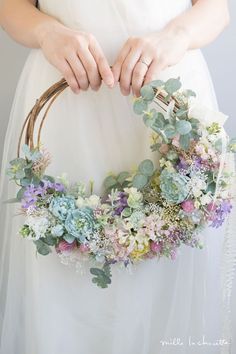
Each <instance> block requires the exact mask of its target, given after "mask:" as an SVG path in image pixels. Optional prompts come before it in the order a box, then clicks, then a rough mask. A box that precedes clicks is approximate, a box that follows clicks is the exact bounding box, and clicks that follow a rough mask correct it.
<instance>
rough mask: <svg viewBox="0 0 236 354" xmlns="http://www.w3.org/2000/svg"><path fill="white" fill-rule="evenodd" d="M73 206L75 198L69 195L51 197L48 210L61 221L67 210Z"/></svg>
mask: <svg viewBox="0 0 236 354" xmlns="http://www.w3.org/2000/svg"><path fill="white" fill-rule="evenodd" d="M75 208H76V205H75V199H74V198H73V197H70V196H67V197H65V196H64V197H56V198H53V199H52V201H51V203H50V205H49V210H50V212H51V213H52V214H53V215H54V216H56V217H57V218H58V219H60V220H63V221H64V220H66V218H67V214H68V212H69V211H70V210H74V209H75Z"/></svg>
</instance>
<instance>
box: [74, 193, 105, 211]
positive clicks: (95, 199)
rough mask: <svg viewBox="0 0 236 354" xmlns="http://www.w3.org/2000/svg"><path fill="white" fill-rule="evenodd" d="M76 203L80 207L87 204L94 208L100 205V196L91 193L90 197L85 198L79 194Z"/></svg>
mask: <svg viewBox="0 0 236 354" xmlns="http://www.w3.org/2000/svg"><path fill="white" fill-rule="evenodd" d="M76 205H77V207H78V208H82V207H84V206H87V207H90V208H92V209H93V208H96V207H98V206H99V205H100V197H99V196H97V195H95V194H93V195H90V197H88V198H83V197H81V196H79V197H78V198H77V200H76Z"/></svg>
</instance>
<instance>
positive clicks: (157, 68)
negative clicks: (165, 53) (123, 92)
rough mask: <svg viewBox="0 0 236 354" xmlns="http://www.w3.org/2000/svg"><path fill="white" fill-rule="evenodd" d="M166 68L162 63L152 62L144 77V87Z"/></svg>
mask: <svg viewBox="0 0 236 354" xmlns="http://www.w3.org/2000/svg"><path fill="white" fill-rule="evenodd" d="M166 67H167V65H166V63H165V62H164V61H162V60H158V59H155V60H153V62H152V64H151V65H150V66H149V69H148V71H147V74H146V76H145V80H144V85H146V84H148V83H149V82H150V81H153V80H156V79H157V78H158V75H159V74H160V72H161V71H162V70H164V69H165V68H166Z"/></svg>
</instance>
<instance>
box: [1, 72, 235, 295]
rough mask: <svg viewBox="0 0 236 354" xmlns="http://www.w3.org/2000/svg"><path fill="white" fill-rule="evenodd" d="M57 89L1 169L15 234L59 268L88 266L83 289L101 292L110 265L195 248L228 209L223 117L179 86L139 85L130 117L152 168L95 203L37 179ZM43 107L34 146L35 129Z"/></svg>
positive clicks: (117, 183) (114, 183)
mask: <svg viewBox="0 0 236 354" xmlns="http://www.w3.org/2000/svg"><path fill="white" fill-rule="evenodd" d="M67 86H68V84H67V83H66V81H65V80H64V79H62V80H60V81H59V82H57V83H56V84H54V85H53V86H51V87H50V88H49V89H48V90H47V91H46V92H45V93H44V94H43V95H42V96H41V97H40V98H39V99H38V100H37V101H36V104H35V105H34V107H33V108H32V110H31V111H30V113H29V114H28V116H27V118H26V120H25V122H24V125H23V127H22V131H21V135H20V139H19V144H18V152H17V158H15V159H14V160H12V161H10V166H9V168H8V170H7V174H8V175H9V176H10V179H11V180H13V181H14V182H16V183H17V185H18V186H19V190H18V192H17V196H16V198H15V199H13V200H11V202H20V209H21V212H23V213H24V215H25V221H24V224H23V226H22V227H21V228H20V230H19V233H20V235H21V236H22V237H23V238H26V239H28V240H32V241H33V242H34V244H35V246H36V248H37V252H38V253H39V254H41V255H48V254H49V253H50V252H52V248H55V250H56V252H57V254H58V255H59V256H60V257H61V259H62V261H63V262H64V263H70V261H72V262H74V261H76V262H77V261H78V262H80V261H81V260H94V261H95V263H96V266H95V267H91V268H90V272H91V274H92V275H93V276H94V277H93V279H92V281H93V283H96V284H97V285H98V286H99V287H101V288H106V287H107V286H108V284H110V283H111V277H112V273H111V265H112V264H115V263H119V264H121V265H122V266H124V268H127V267H128V265H131V264H136V263H137V262H138V261H141V260H142V261H143V260H146V259H150V258H154V257H156V258H157V259H160V258H161V257H163V256H165V257H167V258H170V259H175V258H176V255H177V250H178V249H179V247H180V246H181V245H183V244H184V245H187V246H191V247H195V248H202V247H203V243H202V241H201V240H200V237H199V233H200V232H202V230H203V229H204V228H206V227H207V226H211V227H216V228H217V227H219V226H220V225H222V224H223V222H224V220H225V219H226V217H227V215H228V214H229V213H230V211H231V209H232V196H231V194H230V185H231V183H232V177H233V173H232V172H230V171H229V170H228V168H227V163H226V162H227V159H226V156H229V155H232V152H234V153H235V152H236V139H231V140H229V138H228V136H227V135H226V134H225V131H224V129H223V124H224V121H225V119H226V117H225V116H224V115H223V114H222V113H220V112H213V111H211V110H209V109H208V108H206V107H203V106H202V104H201V102H199V101H197V99H196V94H195V93H194V92H193V91H191V90H180V89H181V83H180V79H179V78H178V79H169V80H168V81H166V82H163V81H160V80H156V81H152V82H150V83H149V84H148V85H145V86H143V87H142V89H141V96H140V97H139V98H136V99H134V105H133V109H134V112H135V113H136V114H137V115H139V116H142V117H143V122H144V124H145V126H146V127H147V128H148V129H150V130H151V132H152V134H151V146H150V147H151V150H152V151H153V152H156V153H157V154H158V156H159V157H160V159H159V165H158V167H155V166H154V164H153V162H152V161H151V160H150V159H146V160H144V161H142V162H141V163H140V164H139V166H138V167H137V168H136V170H135V171H132V172H130V171H122V172H120V173H119V174H110V175H108V176H107V177H106V178H105V180H104V187H105V188H104V189H105V192H104V195H102V196H98V195H95V194H93V188H90V191H89V192H87V186H86V185H85V184H83V183H81V182H78V183H73V184H72V183H69V182H68V180H67V179H66V178H65V176H62V177H57V178H55V177H52V176H48V175H46V174H45V170H46V168H47V166H48V165H49V163H50V155H49V153H48V152H47V151H46V150H45V149H43V148H41V144H40V134H41V130H42V127H43V123H44V121H45V118H46V116H47V113H48V111H49V109H50V107H51V105H52V104H53V102H54V101H55V99H56V98H57V97H58V95H59V94H60V93H61V92H62V91H63V90H65V88H66V87H67ZM46 104H47V108H46V111H45V113H44V115H43V117H42V118H41V122H40V124H39V128H38V134H37V142H36V143H35V142H34V136H35V134H34V133H35V129H36V128H35V125H36V121H37V120H38V119H39V117H40V115H39V113H40V112H41V110H42V109H43V108H44V106H46ZM23 136H24V137H25V144H24V145H23V147H21V145H22V144H21V141H22V138H23ZM20 151H22V152H23V154H24V157H20ZM98 264H99V265H100V266H98Z"/></svg>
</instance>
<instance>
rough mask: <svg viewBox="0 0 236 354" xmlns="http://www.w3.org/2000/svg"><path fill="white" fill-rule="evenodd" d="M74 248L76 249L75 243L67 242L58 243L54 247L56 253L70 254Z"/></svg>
mask: <svg viewBox="0 0 236 354" xmlns="http://www.w3.org/2000/svg"><path fill="white" fill-rule="evenodd" d="M76 247H77V243H76V241H74V242H72V243H69V242H66V241H65V240H63V241H60V242H59V244H58V246H57V247H56V251H57V252H58V253H60V252H61V253H63V252H70V251H72V250H73V249H74V248H76Z"/></svg>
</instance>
